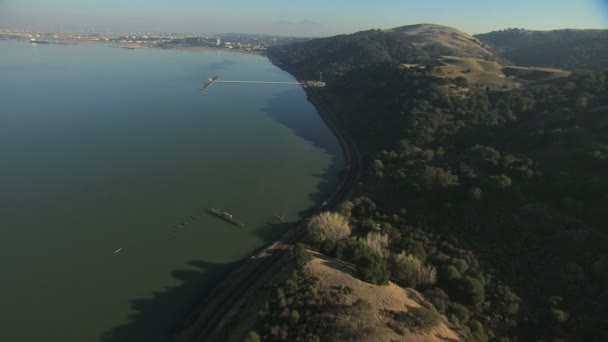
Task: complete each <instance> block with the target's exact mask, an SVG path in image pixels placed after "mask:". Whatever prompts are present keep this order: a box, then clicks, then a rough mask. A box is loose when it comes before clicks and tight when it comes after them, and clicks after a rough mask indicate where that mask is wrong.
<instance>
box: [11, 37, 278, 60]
mask: <svg viewBox="0 0 608 342" xmlns="http://www.w3.org/2000/svg"><path fill="white" fill-rule="evenodd" d="M1 40H14V41H20V42H24V43H30V44H37V45H102V46H107V47H113V48H119V49H127V50H139V49H161V50H179V51H219V52H236V53H244V54H247V55H254V56H263V57H267V56H266V51H261V50H250V51H247V50H242V49H228V48H218V47H211V46H151V45H137V44H115V43H111V42H107V41H101V40H100V41H93V40H71V39H67V40H56V41H51V40H49V41H45V40H41V41H30V40H27V39H25V38H4V39H1Z"/></svg>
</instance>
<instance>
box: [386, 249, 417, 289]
mask: <svg viewBox="0 0 608 342" xmlns="http://www.w3.org/2000/svg"><path fill="white" fill-rule="evenodd" d="M421 268H422V262H421V261H420V260H419V259H418V258H416V257H415V256H413V255H411V254H407V253H405V252H401V253H399V254H397V255H395V256H393V258H392V260H391V273H392V275H393V278H394V279H395V281H396V282H397V284H399V285H401V286H405V287H415V286H416V285H418V283H419V281H420V270H421Z"/></svg>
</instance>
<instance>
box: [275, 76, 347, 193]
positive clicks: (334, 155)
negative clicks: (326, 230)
mask: <svg viewBox="0 0 608 342" xmlns="http://www.w3.org/2000/svg"><path fill="white" fill-rule="evenodd" d="M301 96H302V89H301V88H299V87H296V88H288V89H286V90H285V91H282V92H280V93H278V94H276V95H275V96H274V97H272V98H271V99H270V100H269V101H268V103H267V105H266V106H265V107H264V108H263V111H264V112H265V113H267V114H268V116H269V117H270V118H272V119H273V120H275V121H276V122H278V123H279V124H281V125H283V126H285V127H287V128H289V129H290V130H291V131H292V132H293V133H294V134H295V135H296V136H298V137H300V138H302V139H304V140H306V141H309V142H311V143H312V144H313V146H315V147H316V148H319V149H321V150H323V152H325V153H327V154H328V155H329V156H330V157H331V163H330V165H329V166H328V167H327V168H326V169H325V170H323V173H322V174H316V175H313V176H315V177H317V178H318V179H319V185H318V186H317V189H316V191H315V192H313V193H311V195H310V196H311V199H312V200H313V201H314V203H318V204H320V203H321V202H323V201H324V200H326V199H327V198H328V197H329V195H330V194H331V193H332V192H333V191H334V190H335V188H336V186H337V184H338V178H339V177H338V176H339V175H340V172H341V171H342V169H343V167H344V155H343V151H342V147H341V146H340V143H339V142H338V139H337V138H336V137H335V136H334V134H333V132H332V131H331V130H330V129H329V127H327V125H326V124H325V123H324V122H323V120H322V119H321V118H320V117H319V114H317V112H316V110H315V109H314V107H313V108H311V107H309V106H301V105H298V106H294V105H293V103H294V102H299V101H301ZM310 106H312V105H310ZM311 116H313V117H311Z"/></svg>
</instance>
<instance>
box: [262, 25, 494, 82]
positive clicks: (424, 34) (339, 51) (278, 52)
mask: <svg viewBox="0 0 608 342" xmlns="http://www.w3.org/2000/svg"><path fill="white" fill-rule="evenodd" d="M268 53H269V56H270V57H271V58H272V59H273V60H274V61H277V60H278V61H280V63H279V64H284V66H285V67H287V68H289V70H294V72H295V73H296V76H297V77H299V78H303V79H315V78H317V77H318V76H319V72H323V74H324V77H325V78H327V79H333V78H335V77H336V76H339V75H342V74H344V73H346V72H348V71H350V70H353V69H357V68H361V67H367V66H369V65H375V64H381V63H394V64H403V63H408V64H425V65H426V64H430V63H431V62H432V61H434V60H436V59H437V58H439V57H441V56H456V57H463V58H481V59H485V60H493V59H496V58H497V57H496V56H495V55H494V54H493V53H492V52H490V51H489V50H487V49H486V48H485V47H484V46H483V44H482V43H481V42H480V41H479V40H478V39H476V38H474V37H472V36H470V35H468V34H466V33H464V32H461V31H458V30H456V29H453V28H450V27H447V26H440V25H431V24H420V25H410V26H403V27H398V28H394V29H390V30H368V31H361V32H357V33H354V34H350V35H339V36H335V37H329V38H322V39H314V40H311V41H308V42H305V43H300V44H289V45H279V46H274V47H272V48H271V49H270V50H269V51H268Z"/></svg>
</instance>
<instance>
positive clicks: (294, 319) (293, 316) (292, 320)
mask: <svg viewBox="0 0 608 342" xmlns="http://www.w3.org/2000/svg"><path fill="white" fill-rule="evenodd" d="M299 321H300V313H299V312H298V311H297V310H291V313H290V314H289V324H291V325H296V324H298V322H299Z"/></svg>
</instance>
